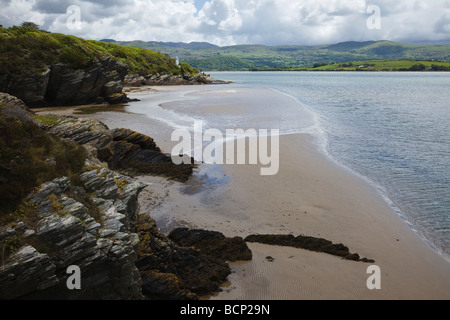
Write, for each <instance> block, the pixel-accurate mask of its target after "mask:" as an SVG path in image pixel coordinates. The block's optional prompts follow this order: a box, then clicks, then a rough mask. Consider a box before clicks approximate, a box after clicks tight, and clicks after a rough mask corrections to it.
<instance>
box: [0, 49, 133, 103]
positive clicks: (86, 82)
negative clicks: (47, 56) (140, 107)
mask: <svg viewBox="0 0 450 320" xmlns="http://www.w3.org/2000/svg"><path fill="white" fill-rule="evenodd" d="M128 69H129V67H128V65H126V64H125V63H123V62H120V61H118V60H115V59H112V58H110V57H106V58H104V59H102V60H99V61H97V62H95V63H93V64H92V66H90V67H88V68H85V69H76V68H73V67H70V66H69V65H68V64H64V63H57V64H54V65H49V66H47V68H46V69H45V70H44V71H43V72H42V73H40V74H38V75H37V76H34V77H17V76H14V75H13V76H12V75H8V74H3V75H1V76H0V91H3V92H8V93H10V94H12V95H14V96H17V97H19V98H20V99H22V100H23V101H24V102H25V103H26V104H27V105H28V106H30V107H37V106H48V105H50V106H52V105H59V106H61V105H82V104H89V103H102V102H109V103H123V102H126V101H127V97H126V95H125V94H124V93H123V92H122V89H123V81H124V79H125V76H126V75H127V74H128Z"/></svg>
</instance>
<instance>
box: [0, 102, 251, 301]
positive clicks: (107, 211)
mask: <svg viewBox="0 0 450 320" xmlns="http://www.w3.org/2000/svg"><path fill="white" fill-rule="evenodd" d="M0 107H1V108H0V113H1V112H3V111H4V110H8V113H9V114H10V115H11V116H9V117H11V119H12V120H11V121H17V122H21V120H20V119H21V118H22V119H25V121H33V120H32V116H31V115H30V114H29V113H30V112H29V111H28V110H27V109H26V106H25V105H24V104H23V103H22V101H20V100H19V99H17V98H15V97H12V96H10V95H6V94H0ZM14 114H18V115H20V118H18V117H15V116H14ZM13 117H15V118H13ZM52 120H54V121H51V123H53V124H51V125H49V124H47V125H44V124H42V123H39V126H40V127H41V128H42V129H44V130H46V131H47V132H49V133H51V135H52V136H53V138H54V139H55V140H57V138H56V136H59V137H60V138H63V139H68V140H72V141H76V142H77V143H79V144H81V145H83V146H84V148H85V149H86V151H87V152H86V153H87V157H86V158H83V162H84V167H83V169H82V171H81V172H79V173H77V174H75V177H68V176H62V177H58V178H55V179H52V180H51V181H47V182H45V183H43V184H42V185H40V186H39V187H36V188H35V189H34V190H33V191H32V192H31V193H30V194H29V195H28V196H27V197H26V198H25V199H24V201H23V203H22V204H21V205H20V206H19V208H20V210H19V209H18V210H16V212H15V213H14V214H11V215H9V214H8V217H7V218H8V219H4V218H5V216H4V214H5V213H4V212H3V211H4V210H2V211H1V215H0V221H2V222H3V221H7V222H5V223H2V224H3V225H0V299H1V300H11V299H38V300H43V299H44V300H45V299H51V300H75V299H83V300H111V299H113V300H119V299H120V300H140V299H189V300H196V299H199V296H201V295H206V294H212V293H214V292H216V291H217V290H219V287H220V285H221V284H222V283H223V282H225V281H226V279H227V277H228V275H229V274H230V273H231V269H230V266H229V265H228V264H227V261H234V260H236V259H248V258H251V252H250V251H249V250H248V248H247V247H246V245H245V243H244V242H243V240H242V239H238V238H233V239H227V238H226V237H225V236H223V235H222V234H219V233H216V232H211V231H204V232H203V233H202V232H201V231H200V230H195V231H193V233H192V234H191V235H190V236H189V237H188V238H187V239H184V240H185V241H189V243H187V242H183V241H181V240H182V239H179V238H180V236H181V237H183V235H184V234H190V232H189V231H188V230H184V229H183V230H181V232H175V233H174V235H178V237H175V236H174V239H176V241H177V242H178V243H176V242H175V241H173V240H171V239H169V238H168V237H166V236H165V235H163V234H161V233H160V232H159V230H158V227H157V226H156V223H155V221H154V220H152V219H151V218H150V217H149V215H148V213H146V212H140V207H139V203H138V195H139V193H140V192H141V191H142V190H143V189H144V188H145V187H146V184H145V183H143V182H141V181H139V180H137V179H135V178H132V177H130V176H129V175H125V174H122V173H119V172H116V171H113V170H111V169H110V168H108V167H109V166H108V165H106V164H105V163H104V160H100V159H110V161H109V163H111V165H112V166H117V167H119V168H121V167H122V166H125V165H126V166H128V165H132V164H133V163H134V162H136V161H138V160H136V159H134V157H137V158H138V159H139V158H140V157H143V158H146V157H147V156H148V157H149V159H151V160H149V162H148V163H147V162H145V161H144V162H143V164H141V162H138V163H139V164H140V165H139V166H138V167H139V169H142V168H144V169H145V168H147V166H149V167H148V168H150V169H152V165H153V164H154V163H153V162H155V163H159V162H161V161H162V162H166V160H167V159H166V158H164V155H162V154H161V152H160V150H159V148H158V147H157V145H156V144H155V143H154V141H153V140H152V139H151V138H149V137H147V136H144V135H141V134H139V133H136V132H133V131H131V130H126V129H118V130H112V131H111V130H108V128H107V127H106V126H105V125H104V124H102V123H101V122H98V121H92V120H81V119H77V118H73V117H61V118H58V119H52ZM36 129H39V128H37V127H36ZM34 134H37V135H43V134H44V132H43V130H41V129H39V130H36V131H35V132H34ZM18 147H19V146H18ZM140 151H142V152H143V153H142V154H141V153H140ZM130 154H131V155H133V156H130ZM84 159H85V160H84ZM49 161H52V160H51V159H49ZM124 161H125V162H124ZM55 165H56V163H55ZM167 168H168V170H175V171H176V168H175V167H173V166H169V167H167ZM191 169H192V168H191ZM152 170H153V169H152ZM183 174H185V175H186V176H187V175H188V173H187V172H183ZM177 175H178V173H177V174H176V175H175V176H177ZM0 179H2V177H1V176H0ZM2 209H3V208H2ZM10 216H11V217H10ZM204 242H208V243H204ZM187 245H188V246H187ZM211 245H213V247H211ZM212 248H214V249H213V250H214V252H213V251H210V250H212ZM217 250H223V251H224V254H223V255H219V254H217ZM233 250H236V251H235V252H234V253H233ZM73 266H77V267H78V268H79V270H80V271H81V274H80V282H81V283H80V284H81V288H80V289H75V290H71V289H70V288H69V287H68V285H67V284H68V281H69V280H70V278H71V275H72V273H71V271H70V268H71V267H73Z"/></svg>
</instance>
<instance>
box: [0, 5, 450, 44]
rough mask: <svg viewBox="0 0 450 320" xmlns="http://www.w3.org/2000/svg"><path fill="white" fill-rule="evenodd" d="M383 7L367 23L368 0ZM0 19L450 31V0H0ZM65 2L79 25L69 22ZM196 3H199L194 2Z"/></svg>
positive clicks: (242, 38)
mask: <svg viewBox="0 0 450 320" xmlns="http://www.w3.org/2000/svg"><path fill="white" fill-rule="evenodd" d="M372 4H374V5H378V6H379V7H380V8H381V13H382V16H381V17H382V20H381V27H382V28H381V30H370V29H368V28H367V26H366V20H367V19H368V18H369V16H370V14H368V13H367V12H366V7H367V6H368V5H372ZM0 5H1V7H2V10H1V12H0V24H3V25H4V26H11V25H13V24H15V25H17V24H20V23H21V22H23V21H33V22H36V23H38V24H40V25H42V26H43V28H45V29H47V30H49V31H52V32H61V33H67V34H74V35H76V36H80V37H84V38H88V39H102V38H113V39H117V40H137V39H139V40H144V41H150V40H159V41H183V42H190V41H209V42H212V43H216V44H219V45H231V44H241V43H246V44H248V43H259V44H309V45H313V44H326V43H336V42H340V41H349V40H354V41H363V40H380V39H388V40H397V41H420V40H442V39H450V28H449V17H450V0H434V1H432V3H431V1H428V0H415V1H411V0H397V1H391V0H389V1H388V0H373V1H369V0H367V1H366V0H208V1H205V0H109V1H107V0H100V1H91V0H61V1H60V0H0ZM70 5H76V6H79V7H80V9H81V20H82V21H81V24H80V26H81V28H80V29H73V28H72V29H71V28H68V25H67V20H68V17H69V15H68V14H66V10H67V7H69V6H70ZM200 8H201V10H199V9H200Z"/></svg>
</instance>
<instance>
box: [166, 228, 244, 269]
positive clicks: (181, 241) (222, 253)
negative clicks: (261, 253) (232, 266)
mask: <svg viewBox="0 0 450 320" xmlns="http://www.w3.org/2000/svg"><path fill="white" fill-rule="evenodd" d="M169 239H171V240H172V241H174V242H175V243H176V244H178V245H179V246H182V247H194V248H196V249H198V250H200V252H201V253H203V254H205V255H209V256H213V257H215V258H216V259H222V260H224V261H230V262H235V261H247V260H251V259H252V252H251V251H250V249H249V248H248V246H247V244H246V243H245V242H244V240H243V239H242V238H241V237H234V238H226V237H225V236H224V235H223V234H222V233H219V232H215V231H206V230H189V229H187V228H179V229H175V230H174V231H172V232H171V233H170V234H169Z"/></svg>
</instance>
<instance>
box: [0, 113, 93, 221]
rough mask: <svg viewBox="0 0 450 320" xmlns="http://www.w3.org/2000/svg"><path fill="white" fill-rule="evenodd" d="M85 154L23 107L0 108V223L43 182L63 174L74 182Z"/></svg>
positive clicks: (15, 210) (12, 214)
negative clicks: (48, 128) (35, 120)
mask: <svg viewBox="0 0 450 320" xmlns="http://www.w3.org/2000/svg"><path fill="white" fill-rule="evenodd" d="M86 157H87V153H86V150H85V149H84V148H83V147H81V146H80V145H78V144H76V143H73V142H68V141H65V140H62V139H60V138H58V137H56V136H53V135H50V134H48V133H47V132H45V131H43V130H42V129H41V128H39V127H38V126H37V125H36V124H35V123H34V122H33V121H32V120H31V118H30V115H29V114H28V113H26V111H23V110H15V109H12V110H11V109H3V110H1V111H0V159H1V160H0V225H1V224H2V223H5V221H8V219H13V218H14V214H15V213H17V212H18V211H17V210H18V209H20V205H21V204H23V200H24V198H25V197H26V196H27V195H28V194H29V193H30V192H32V190H34V189H35V188H36V187H39V186H40V185H41V184H42V183H44V182H46V181H50V180H52V179H55V178H58V177H62V176H68V177H70V178H71V179H72V181H73V182H77V180H78V179H79V174H80V172H81V170H82V168H83V167H84V164H85V160H86ZM19 211H20V210H19Z"/></svg>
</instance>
